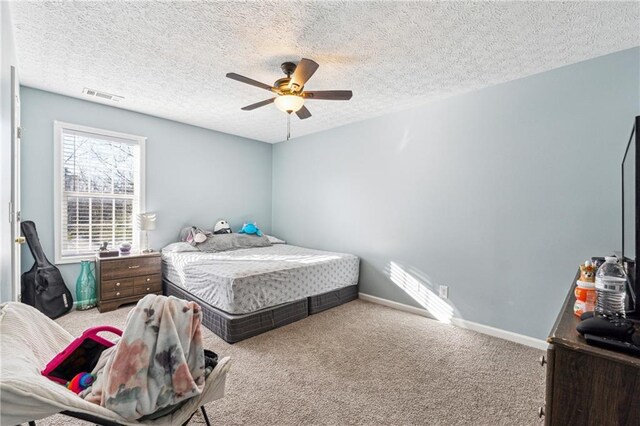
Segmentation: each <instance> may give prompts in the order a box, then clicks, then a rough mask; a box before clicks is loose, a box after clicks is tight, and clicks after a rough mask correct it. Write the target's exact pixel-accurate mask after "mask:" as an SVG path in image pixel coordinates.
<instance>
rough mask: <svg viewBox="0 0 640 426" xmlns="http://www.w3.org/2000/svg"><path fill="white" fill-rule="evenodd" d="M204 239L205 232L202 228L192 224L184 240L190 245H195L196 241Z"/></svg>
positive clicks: (201, 241)
mask: <svg viewBox="0 0 640 426" xmlns="http://www.w3.org/2000/svg"><path fill="white" fill-rule="evenodd" d="M206 240H207V234H205V232H204V231H203V230H202V229H200V228H197V227H195V226H192V227H191V230H189V234H188V235H187V238H186V240H185V241H186V242H187V243H189V244H191V245H192V246H195V245H196V244H198V243H204V242H205V241H206Z"/></svg>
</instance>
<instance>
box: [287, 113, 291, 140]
mask: <svg viewBox="0 0 640 426" xmlns="http://www.w3.org/2000/svg"><path fill="white" fill-rule="evenodd" d="M290 137H291V113H289V114H287V140H289V138H290Z"/></svg>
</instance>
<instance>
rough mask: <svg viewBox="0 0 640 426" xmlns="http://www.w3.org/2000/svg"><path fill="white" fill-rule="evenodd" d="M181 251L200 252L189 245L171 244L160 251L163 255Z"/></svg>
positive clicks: (183, 243)
mask: <svg viewBox="0 0 640 426" xmlns="http://www.w3.org/2000/svg"><path fill="white" fill-rule="evenodd" d="M183 251H200V250H198V248H197V247H194V246H192V245H191V244H189V243H185V242H180V243H171V244H169V245H168V246H166V247H165V248H163V249H162V252H163V253H180V252H183Z"/></svg>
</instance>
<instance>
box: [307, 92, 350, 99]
mask: <svg viewBox="0 0 640 426" xmlns="http://www.w3.org/2000/svg"><path fill="white" fill-rule="evenodd" d="M352 96H353V92H352V91H351V90H319V91H313V92H303V93H302V97H303V98H305V99H321V100H325V101H348V100H349V99H351V97H352Z"/></svg>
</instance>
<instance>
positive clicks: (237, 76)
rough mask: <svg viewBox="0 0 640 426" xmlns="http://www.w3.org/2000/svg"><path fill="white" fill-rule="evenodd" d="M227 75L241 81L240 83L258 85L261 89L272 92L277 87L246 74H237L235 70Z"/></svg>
mask: <svg viewBox="0 0 640 426" xmlns="http://www.w3.org/2000/svg"><path fill="white" fill-rule="evenodd" d="M227 77H228V78H230V79H231V80H236V81H239V82H240V83H246V84H250V85H252V86H256V87H259V88H261V89H264V90H268V91H270V92H273V91H274V89H275V88H274V87H271V86H269V85H268V84H264V83H260V82H259V81H256V80H254V79H251V78H249V77H245V76H243V75H240V74H236V73H235V72H230V73H228V74H227Z"/></svg>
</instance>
